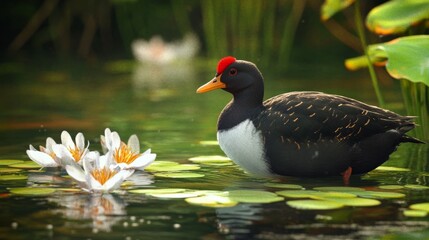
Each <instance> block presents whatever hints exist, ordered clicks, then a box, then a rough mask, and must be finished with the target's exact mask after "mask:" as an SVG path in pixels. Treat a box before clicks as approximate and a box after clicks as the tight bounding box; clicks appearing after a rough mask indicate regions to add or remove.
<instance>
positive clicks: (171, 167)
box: [145, 164, 201, 172]
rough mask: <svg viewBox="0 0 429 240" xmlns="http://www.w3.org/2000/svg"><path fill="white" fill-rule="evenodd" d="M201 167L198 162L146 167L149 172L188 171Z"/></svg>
mask: <svg viewBox="0 0 429 240" xmlns="http://www.w3.org/2000/svg"><path fill="white" fill-rule="evenodd" d="M200 168H201V167H200V166H199V165H197V164H177V165H158V166H156V165H155V166H152V165H150V166H148V167H146V168H145V170H146V171H148V172H176V171H188V170H198V169H200Z"/></svg>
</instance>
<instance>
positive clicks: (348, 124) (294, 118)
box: [197, 57, 421, 177]
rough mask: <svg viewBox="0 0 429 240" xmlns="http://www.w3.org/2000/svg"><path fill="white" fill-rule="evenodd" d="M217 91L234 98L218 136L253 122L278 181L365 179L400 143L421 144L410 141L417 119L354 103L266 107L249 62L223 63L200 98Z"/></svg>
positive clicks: (331, 99)
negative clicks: (356, 176) (289, 178)
mask: <svg viewBox="0 0 429 240" xmlns="http://www.w3.org/2000/svg"><path fill="white" fill-rule="evenodd" d="M217 88H222V89H224V90H226V91H228V92H230V93H231V94H232V95H233V96H234V98H233V100H232V101H231V102H230V103H228V105H227V106H226V107H225V108H224V110H223V111H222V113H221V115H220V117H219V121H218V133H219V132H220V133H222V132H226V131H229V130H231V129H234V127H235V126H237V125H238V124H240V123H242V122H243V121H245V120H250V121H251V122H252V123H253V125H254V128H255V129H256V130H255V131H256V132H258V134H260V136H262V144H263V150H264V158H263V161H266V163H267V165H268V166H269V170H270V171H271V172H272V173H273V174H275V175H285V176H299V177H319V176H332V175H339V174H341V173H343V172H345V171H348V170H351V171H352V173H353V174H363V173H366V172H368V171H371V170H373V169H374V168H376V167H377V166H379V165H381V164H382V163H384V162H385V161H386V160H387V159H388V158H389V155H390V154H391V153H392V152H393V151H395V150H396V148H397V146H398V145H399V144H400V143H402V142H413V143H421V141H420V140H418V139H416V138H413V137H410V136H407V135H406V132H408V131H409V130H411V129H413V128H414V127H415V124H414V122H413V118H414V117H409V116H401V115H399V114H396V113H394V112H391V111H389V110H385V109H382V108H378V107H375V106H371V105H368V104H365V103H362V102H360V101H357V100H354V99H351V98H347V97H343V96H339V95H331V94H325V93H321V92H309V91H306V92H305V91H303V92H290V93H285V94H281V95H278V96H275V97H272V98H270V99H268V100H266V101H264V102H263V100H262V99H263V92H264V86H263V77H262V74H261V73H260V72H259V70H258V69H257V67H256V66H255V65H254V64H253V63H250V62H247V61H242V60H235V59H234V58H232V57H227V58H224V59H222V60H221V61H220V62H219V65H218V72H217V74H216V77H215V78H214V79H212V80H211V81H210V82H209V83H207V84H206V85H204V86H202V87H200V88H199V89H198V90H197V92H205V91H210V90H213V89H217ZM251 136H253V135H251ZM255 136H256V135H255ZM258 136H259V135H258ZM237 141H239V139H237ZM226 148H228V146H226ZM233 160H234V159H233ZM244 161H245V160H244ZM249 161H250V160H249ZM239 162H241V163H243V160H241V161H239ZM244 167H245V166H244Z"/></svg>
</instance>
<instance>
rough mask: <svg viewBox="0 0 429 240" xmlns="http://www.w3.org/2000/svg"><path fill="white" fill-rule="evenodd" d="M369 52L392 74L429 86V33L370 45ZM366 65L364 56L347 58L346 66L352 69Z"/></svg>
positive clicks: (372, 58)
mask: <svg viewBox="0 0 429 240" xmlns="http://www.w3.org/2000/svg"><path fill="white" fill-rule="evenodd" d="M368 53H369V55H370V59H371V62H372V63H373V64H376V65H377V64H378V65H385V66H386V69H387V72H388V73H389V74H390V76H392V77H394V78H397V79H406V80H409V81H411V82H421V83H423V84H425V85H426V86H429V35H416V36H409V37H401V38H397V39H395V40H393V41H390V42H387V43H382V44H375V45H370V46H369V47H368ZM366 65H367V62H366V61H365V60H364V58H363V57H357V58H353V59H347V60H346V67H347V68H348V69H351V70H354V69H358V68H360V67H364V66H366Z"/></svg>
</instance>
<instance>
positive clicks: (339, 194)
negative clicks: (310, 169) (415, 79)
mask: <svg viewBox="0 0 429 240" xmlns="http://www.w3.org/2000/svg"><path fill="white" fill-rule="evenodd" d="M356 197H357V196H356V194H353V193H351V192H328V191H326V192H315V193H312V194H311V198H314V199H320V198H356Z"/></svg>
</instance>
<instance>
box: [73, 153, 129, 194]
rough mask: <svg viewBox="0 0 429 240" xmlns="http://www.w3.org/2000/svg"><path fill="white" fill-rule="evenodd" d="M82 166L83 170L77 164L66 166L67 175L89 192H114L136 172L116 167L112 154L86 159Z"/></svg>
mask: <svg viewBox="0 0 429 240" xmlns="http://www.w3.org/2000/svg"><path fill="white" fill-rule="evenodd" d="M82 165H83V169H82V167H81V166H79V165H77V164H71V165H66V166H65V168H66V171H67V173H68V174H69V175H70V176H71V177H72V178H74V179H75V180H76V181H78V182H79V183H80V185H81V187H82V188H83V189H84V190H85V191H88V192H109V191H113V190H115V189H117V188H119V187H120V186H121V184H122V182H123V181H124V180H125V179H127V178H128V177H129V176H131V174H133V173H134V170H130V169H121V168H120V167H118V166H116V165H115V164H114V162H113V159H112V154H107V155H103V156H98V157H97V158H95V159H90V158H88V157H85V158H84V159H83V160H82Z"/></svg>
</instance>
